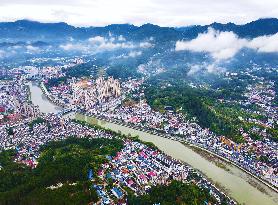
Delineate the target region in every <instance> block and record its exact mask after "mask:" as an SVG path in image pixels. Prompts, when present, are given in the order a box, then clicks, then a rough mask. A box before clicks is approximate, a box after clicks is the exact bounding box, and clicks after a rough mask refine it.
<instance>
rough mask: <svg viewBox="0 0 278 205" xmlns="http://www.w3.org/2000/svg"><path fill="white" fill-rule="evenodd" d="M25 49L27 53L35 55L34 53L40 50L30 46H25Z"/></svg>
mask: <svg viewBox="0 0 278 205" xmlns="http://www.w3.org/2000/svg"><path fill="white" fill-rule="evenodd" d="M26 49H27V52H30V53H36V52H38V51H40V49H39V48H38V47H35V46H32V45H27V46H26Z"/></svg>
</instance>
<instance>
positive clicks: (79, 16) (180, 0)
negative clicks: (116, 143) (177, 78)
mask: <svg viewBox="0 0 278 205" xmlns="http://www.w3.org/2000/svg"><path fill="white" fill-rule="evenodd" d="M263 17H276V18H278V0H230V1H228V0H0V21H14V20H18V19H30V20H37V21H42V22H58V21H59V22H60V21H64V22H67V23H69V24H72V25H75V26H90V25H92V26H103V25H108V24H113V23H132V24H135V25H141V24H144V23H153V24H157V25H160V26H185V25H192V24H210V23H212V22H215V21H217V22H221V23H226V22H230V21H231V22H235V23H238V24H242V23H246V22H250V21H252V20H255V19H258V18H263Z"/></svg>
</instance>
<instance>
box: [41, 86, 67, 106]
mask: <svg viewBox="0 0 278 205" xmlns="http://www.w3.org/2000/svg"><path fill="white" fill-rule="evenodd" d="M40 88H41V90H42V92H43V94H44V95H45V96H46V97H47V99H48V100H49V101H50V102H52V103H53V104H55V105H57V106H60V107H62V108H66V107H67V105H66V104H65V103H63V102H61V100H59V99H56V98H55V97H53V96H52V95H51V94H50V93H49V92H48V90H47V88H46V87H45V84H44V83H43V82H40Z"/></svg>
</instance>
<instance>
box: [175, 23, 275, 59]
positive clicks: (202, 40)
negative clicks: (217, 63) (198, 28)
mask: <svg viewBox="0 0 278 205" xmlns="http://www.w3.org/2000/svg"><path fill="white" fill-rule="evenodd" d="M243 48H251V49H254V50H256V51H258V52H264V53H270V52H278V34H275V35H272V36H261V37H257V38H254V39H252V40H248V39H243V38H239V37H238V36H237V35H236V34H235V33H233V32H219V31H216V30H214V29H212V28H209V29H208V31H207V32H206V33H202V34H199V35H198V36H197V38H195V39H193V40H190V41H177V42H176V47H175V50H176V51H183V50H188V51H193V52H206V53H210V55H211V56H212V57H213V58H214V59H216V60H225V59H229V58H232V57H234V56H235V55H236V54H237V53H238V52H239V51H240V50H241V49H243Z"/></svg>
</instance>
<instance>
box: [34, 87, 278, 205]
mask: <svg viewBox="0 0 278 205" xmlns="http://www.w3.org/2000/svg"><path fill="white" fill-rule="evenodd" d="M30 91H31V99H32V101H33V103H34V104H36V105H38V106H39V107H40V109H41V111H42V112H57V111H59V110H60V109H59V108H57V106H56V105H54V104H52V103H50V102H49V100H48V99H47V98H46V97H45V96H44V94H43V93H42V91H41V90H40V88H39V87H38V86H37V85H35V84H32V85H31V86H30ZM74 117H76V118H77V119H81V120H85V121H87V122H89V123H93V124H98V125H101V126H103V127H105V128H110V129H112V130H114V131H121V132H122V133H124V134H131V135H133V136H135V135H138V136H139V138H140V139H141V140H143V141H147V142H152V143H153V144H155V145H156V146H157V147H158V148H159V149H160V150H162V151H164V152H165V153H166V154H168V155H170V156H172V157H174V158H176V159H179V160H182V161H184V162H186V163H187V164H189V165H191V166H192V167H193V168H195V169H198V170H199V171H200V172H202V173H203V174H204V175H206V176H207V177H208V178H209V179H211V180H212V181H213V182H214V183H216V184H218V185H220V187H223V188H224V189H225V190H226V192H227V193H228V194H229V195H230V196H231V197H232V198H234V199H235V200H237V201H238V202H239V203H241V204H247V205H277V203H278V194H277V193H276V192H275V191H273V190H271V189H270V188H268V187H267V186H266V185H264V184H263V183H261V182H259V181H258V180H256V179H254V178H253V177H251V176H250V175H248V174H247V173H245V172H244V171H242V170H240V169H239V168H237V167H235V166H233V165H231V164H227V163H226V164H225V166H226V167H227V168H228V169H229V171H227V170H225V169H222V168H219V167H218V166H216V165H215V163H213V162H211V161H208V160H207V159H205V158H204V157H202V156H201V155H200V154H198V153H196V152H194V151H193V150H192V149H190V148H189V147H187V146H185V145H183V144H181V143H180V142H177V141H174V140H170V139H166V138H163V137H160V136H157V135H152V134H149V133H146V132H142V131H139V130H135V129H132V128H128V127H125V126H122V125H118V124H114V123H110V122H106V121H103V120H97V119H95V118H91V117H87V116H84V115H81V114H76V116H74ZM250 182H251V183H250ZM254 183H256V184H258V185H259V186H260V188H262V189H264V191H260V190H259V189H257V188H255V187H254V186H253V185H251V184H254Z"/></svg>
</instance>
